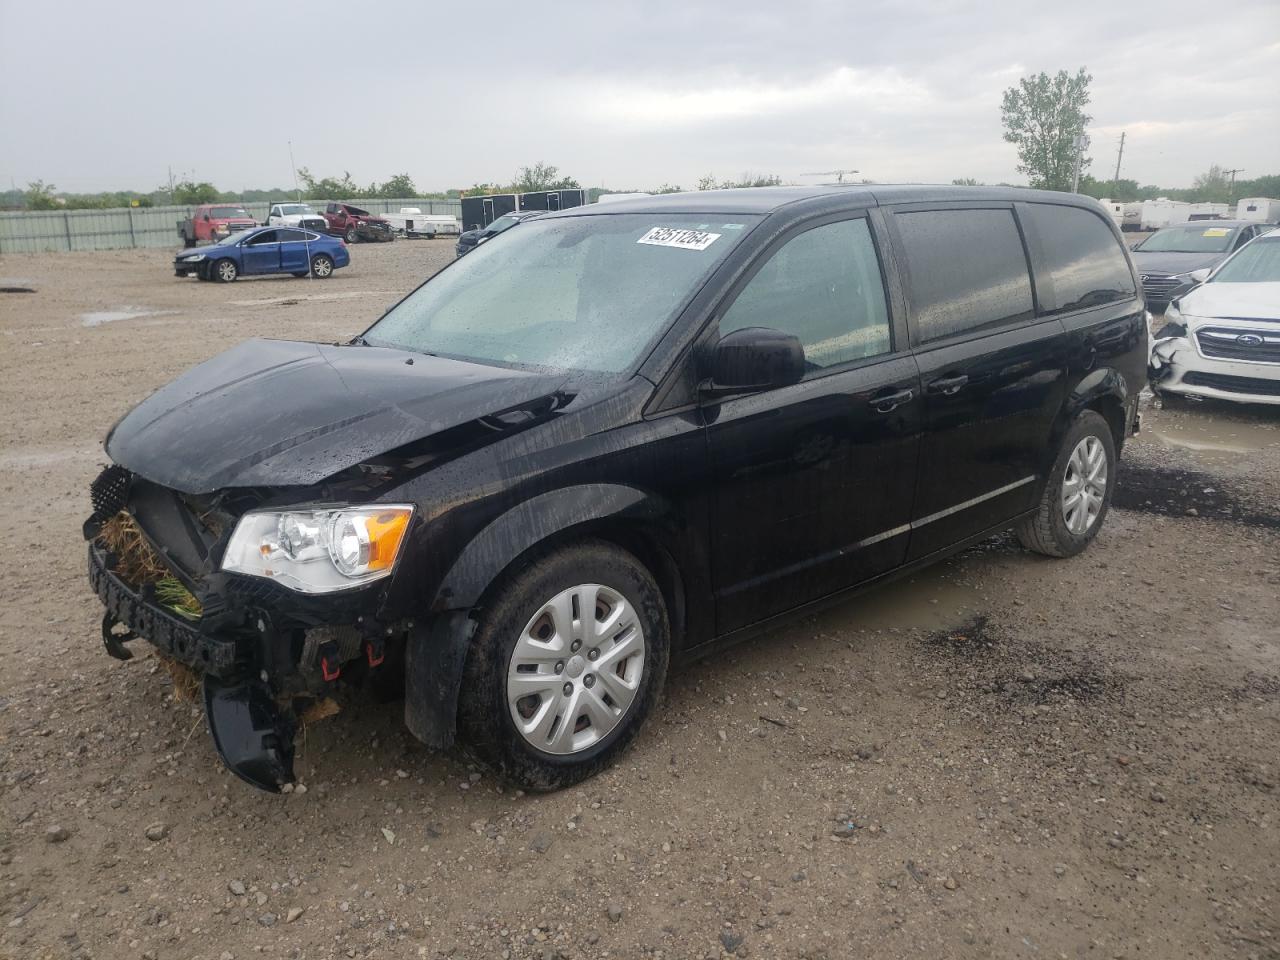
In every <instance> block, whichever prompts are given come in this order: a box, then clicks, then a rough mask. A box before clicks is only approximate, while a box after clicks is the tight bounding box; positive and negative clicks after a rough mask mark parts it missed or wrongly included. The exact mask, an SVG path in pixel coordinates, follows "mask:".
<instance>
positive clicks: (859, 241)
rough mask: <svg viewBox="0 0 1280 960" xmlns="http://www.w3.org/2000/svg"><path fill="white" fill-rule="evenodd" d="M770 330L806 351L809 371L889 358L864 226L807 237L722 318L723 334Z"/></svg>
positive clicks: (820, 230) (782, 252) (880, 287)
mask: <svg viewBox="0 0 1280 960" xmlns="http://www.w3.org/2000/svg"><path fill="white" fill-rule="evenodd" d="M746 327H771V328H772V329H774V330H781V331H782V332H784V333H790V334H793V335H794V336H796V337H798V338H799V339H800V343H801V344H802V345H803V346H804V355H805V360H806V362H807V363H808V364H809V366H811V367H820V368H825V367H834V366H838V365H839V364H842V363H848V362H850V361H852V360H860V359H862V358H864V357H873V356H876V355H877V354H881V353H887V352H888V351H889V349H890V346H889V343H890V341H889V315H888V311H887V309H886V307H885V296H884V284H883V282H882V280H881V277H880V262H879V260H878V259H877V258H876V250H875V245H874V244H873V243H872V240H871V232H870V230H869V229H868V227H867V221H866V220H862V219H859V220H843V221H840V222H838V223H829V224H827V225H825V226H821V227H815V228H814V229H812V230H807V231H805V232H804V233H802V234H800V235H799V236H797V237H795V238H794V239H792V240H789V241H787V243H786V244H785V245H783V247H782V248H781V249H779V250H778V251H777V252H775V253H774V254H773V255H772V256H771V257H770V258H769V260H768V261H767V262H766V263H765V264H764V266H763V267H761V268H760V271H759V272H758V273H757V274H756V275H755V276H754V277H752V278H751V280H750V282H748V284H747V285H746V286H745V287H744V288H743V289H742V292H741V293H740V294H738V297H737V299H736V300H734V301H733V304H732V305H731V306H730V307H729V309H728V310H727V311H726V312H725V314H724V315H723V316H722V317H721V318H720V333H721V334H722V335H723V334H726V333H730V332H732V331H734V330H741V329H744V328H746Z"/></svg>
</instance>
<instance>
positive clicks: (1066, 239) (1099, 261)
mask: <svg viewBox="0 0 1280 960" xmlns="http://www.w3.org/2000/svg"><path fill="white" fill-rule="evenodd" d="M1028 211H1029V213H1028V216H1029V217H1030V220H1031V223H1032V227H1033V229H1034V230H1035V231H1036V233H1037V234H1038V235H1039V237H1040V248H1041V250H1042V251H1043V252H1044V259H1045V263H1046V266H1047V267H1048V270H1049V277H1050V278H1051V279H1052V280H1053V292H1052V300H1053V302H1052V303H1051V302H1049V300H1050V296H1049V293H1048V291H1041V294H1040V307H1041V309H1042V310H1044V312H1046V313H1057V312H1059V311H1061V310H1079V309H1080V308H1082V307H1092V306H1096V305H1097V304H1100V303H1113V302H1115V301H1116V300H1126V299H1128V298H1129V297H1132V296H1133V295H1134V289H1133V275H1132V274H1131V273H1129V262H1128V261H1127V260H1126V259H1125V256H1124V251H1123V250H1121V248H1120V242H1119V241H1118V240H1116V238H1115V235H1114V234H1112V232H1111V231H1110V229H1108V227H1107V225H1106V224H1105V223H1103V222H1102V219H1101V218H1100V217H1097V216H1095V215H1094V214H1092V213H1090V212H1089V211H1088V210H1081V209H1079V208H1078V207H1059V206H1054V205H1052V204H1047V203H1032V204H1028Z"/></svg>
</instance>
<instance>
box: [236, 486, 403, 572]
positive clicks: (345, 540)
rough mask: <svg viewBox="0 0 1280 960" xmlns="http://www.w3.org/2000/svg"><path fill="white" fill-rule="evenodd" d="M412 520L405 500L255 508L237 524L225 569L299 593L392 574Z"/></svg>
mask: <svg viewBox="0 0 1280 960" xmlns="http://www.w3.org/2000/svg"><path fill="white" fill-rule="evenodd" d="M411 519H413V507H412V506H408V505H405V504H371V505H370V506H366V507H331V508H327V509H313V510H261V511H253V512H252V513H246V514H245V515H244V516H243V517H241V518H240V522H239V523H237V524H236V529H235V532H234V533H232V534H231V541H230V543H228V544H227V551H226V553H225V554H224V555H223V557H222V569H223V570H226V571H228V572H230V573H243V574H247V575H248V576H251V577H265V578H267V579H268V580H275V581H277V582H279V583H280V584H282V585H283V586H286V587H288V588H290V589H291V590H297V591H299V592H300V593H331V592H333V591H335V590H346V589H348V588H350V587H356V586H360V585H361V584H365V583H369V582H370V581H373V580H377V579H379V578H381V577H385V576H387V575H388V574H389V573H391V571H392V570H393V569H394V568H395V565H396V559H397V558H398V557H399V555H400V548H401V546H402V545H403V543H404V538H405V533H406V532H407V531H408V529H409V521H410V520H411Z"/></svg>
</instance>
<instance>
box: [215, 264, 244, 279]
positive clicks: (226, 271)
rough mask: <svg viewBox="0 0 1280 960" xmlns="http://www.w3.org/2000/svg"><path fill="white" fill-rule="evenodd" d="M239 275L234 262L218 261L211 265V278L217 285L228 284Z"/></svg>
mask: <svg viewBox="0 0 1280 960" xmlns="http://www.w3.org/2000/svg"><path fill="white" fill-rule="evenodd" d="M239 275H240V271H239V270H237V269H236V262H235V261H234V260H219V261H218V262H217V263H215V264H214V265H213V276H214V278H215V279H217V281H218V282H219V283H230V282H231V281H233V280H234V279H235V278H236V277H238V276H239Z"/></svg>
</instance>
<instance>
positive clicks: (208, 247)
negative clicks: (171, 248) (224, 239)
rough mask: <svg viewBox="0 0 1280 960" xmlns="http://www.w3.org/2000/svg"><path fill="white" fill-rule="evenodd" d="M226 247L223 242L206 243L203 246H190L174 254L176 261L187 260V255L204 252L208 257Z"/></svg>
mask: <svg viewBox="0 0 1280 960" xmlns="http://www.w3.org/2000/svg"><path fill="white" fill-rule="evenodd" d="M226 249H227V247H226V246H225V245H223V244H221V243H206V244H205V245H204V246H201V247H190V248H188V249H186V250H179V251H178V252H177V253H176V254H174V257H173V259H174V261H175V262H176V261H180V260H185V259H186V258H187V257H192V256H195V255H196V254H197V253H199V254H203V255H204V256H206V257H212V256H214V255H215V254H218V253H221V252H222V251H224V250H226Z"/></svg>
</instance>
